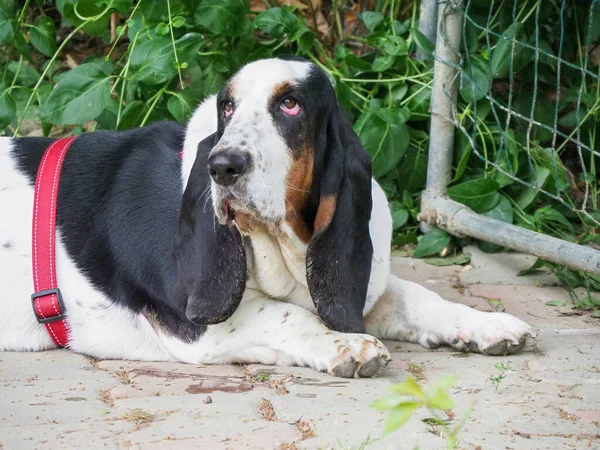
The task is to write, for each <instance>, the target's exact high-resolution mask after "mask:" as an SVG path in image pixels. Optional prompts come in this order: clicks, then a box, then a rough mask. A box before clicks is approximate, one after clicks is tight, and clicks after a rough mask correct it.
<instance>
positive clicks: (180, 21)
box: [171, 16, 185, 28]
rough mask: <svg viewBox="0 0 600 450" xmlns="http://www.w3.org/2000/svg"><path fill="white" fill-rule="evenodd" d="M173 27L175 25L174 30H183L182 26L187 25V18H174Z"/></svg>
mask: <svg viewBox="0 0 600 450" xmlns="http://www.w3.org/2000/svg"><path fill="white" fill-rule="evenodd" d="M171 25H173V28H181V27H182V26H184V25H185V17H182V16H175V17H173V20H171Z"/></svg>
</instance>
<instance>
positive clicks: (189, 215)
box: [175, 134, 246, 325]
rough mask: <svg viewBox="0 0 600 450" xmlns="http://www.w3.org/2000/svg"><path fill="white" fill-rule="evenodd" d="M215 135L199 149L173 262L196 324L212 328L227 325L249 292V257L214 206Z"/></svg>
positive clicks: (183, 208)
mask: <svg viewBox="0 0 600 450" xmlns="http://www.w3.org/2000/svg"><path fill="white" fill-rule="evenodd" d="M215 139H216V134H213V135H211V136H209V137H208V138H206V139H205V140H203V141H202V142H201V143H200V144H199V145H198V156H197V157H196V161H195V162H194V166H193V167H192V170H191V173H190V177H189V180H188V184H187V186H186V188H185V191H184V193H183V200H182V204H181V215H180V218H179V230H178V233H177V243H176V250H175V259H176V263H177V270H178V272H179V278H180V280H181V283H182V285H183V290H184V292H185V294H186V295H187V299H188V303H187V307H186V316H187V318H188V319H189V320H191V321H192V322H195V323H198V324H202V325H211V324H216V323H220V322H223V321H225V320H227V319H228V318H229V317H231V315H232V314H233V313H234V312H235V310H236V309H237V307H238V306H239V304H240V301H241V300H242V295H243V294H244V289H245V287H246V254H245V251H244V245H243V242H242V236H241V235H240V233H239V231H238V230H237V229H236V228H235V227H228V226H225V225H221V224H219V223H218V222H217V219H216V216H215V212H214V209H213V205H212V202H211V200H210V178H209V175H208V169H207V165H206V162H207V159H208V154H209V153H210V151H211V149H212V147H213V146H214V144H215Z"/></svg>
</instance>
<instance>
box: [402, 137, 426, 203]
mask: <svg viewBox="0 0 600 450" xmlns="http://www.w3.org/2000/svg"><path fill="white" fill-rule="evenodd" d="M426 180H427V154H426V153H425V152H424V151H423V150H419V149H418V148H416V147H412V146H411V147H409V148H408V151H407V152H406V155H405V156H404V159H403V160H402V162H401V163H400V165H399V167H398V187H399V188H400V189H402V190H405V191H409V192H416V191H419V190H421V189H423V188H424V187H425V181H426Z"/></svg>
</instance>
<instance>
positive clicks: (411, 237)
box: [392, 231, 419, 247]
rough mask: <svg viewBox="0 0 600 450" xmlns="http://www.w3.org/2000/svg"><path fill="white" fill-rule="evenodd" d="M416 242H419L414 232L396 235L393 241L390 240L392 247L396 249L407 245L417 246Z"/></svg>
mask: <svg viewBox="0 0 600 450" xmlns="http://www.w3.org/2000/svg"><path fill="white" fill-rule="evenodd" d="M418 242H419V240H418V239H417V233H415V232H414V231H409V232H407V233H403V234H397V235H396V236H395V237H394V239H392V245H394V246H396V247H402V246H404V245H407V244H417V243H418Z"/></svg>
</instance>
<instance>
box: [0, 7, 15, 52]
mask: <svg viewBox="0 0 600 450" xmlns="http://www.w3.org/2000/svg"><path fill="white" fill-rule="evenodd" d="M14 29H15V24H14V22H13V21H12V20H11V18H10V16H9V15H8V14H7V13H6V11H4V10H3V9H1V8H0V44H12V42H13V39H14Z"/></svg>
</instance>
